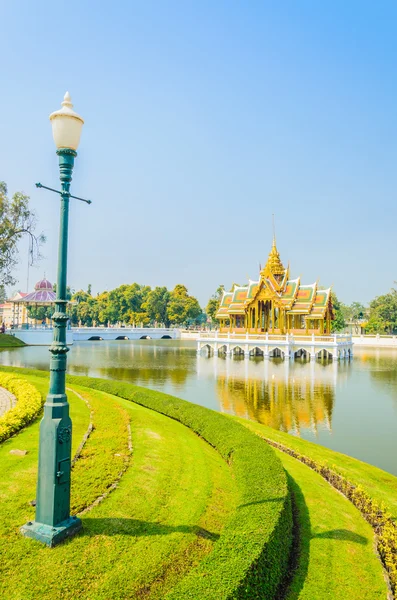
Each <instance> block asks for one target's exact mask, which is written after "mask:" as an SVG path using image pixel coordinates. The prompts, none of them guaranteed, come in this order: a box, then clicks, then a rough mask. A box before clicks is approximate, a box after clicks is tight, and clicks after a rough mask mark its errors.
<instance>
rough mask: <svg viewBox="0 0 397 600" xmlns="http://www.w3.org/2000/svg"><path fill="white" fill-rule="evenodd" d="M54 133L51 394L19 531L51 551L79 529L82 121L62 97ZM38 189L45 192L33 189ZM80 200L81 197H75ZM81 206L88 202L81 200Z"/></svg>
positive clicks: (45, 407) (68, 98) (67, 94)
mask: <svg viewBox="0 0 397 600" xmlns="http://www.w3.org/2000/svg"><path fill="white" fill-rule="evenodd" d="M50 121H51V125H52V132H53V137H54V141H55V145H56V147H57V155H58V156H59V168H60V180H61V191H58V190H52V188H46V189H50V190H51V191H54V192H57V193H58V194H60V199H61V219H60V229H59V253H58V276H57V290H56V301H55V313H54V314H53V316H52V320H53V322H54V335H53V341H52V344H51V346H50V352H51V360H50V389H49V393H48V396H47V399H46V402H45V404H44V416H43V419H42V421H41V424H40V445H39V471H38V479H37V496H36V519H35V521H33V522H31V521H29V522H28V523H26V524H25V525H23V527H21V532H22V534H23V535H25V536H27V537H30V538H33V539H36V540H39V541H40V542H43V543H45V544H47V546H55V545H57V544H59V543H60V542H61V541H62V540H64V539H65V538H67V537H70V536H72V535H74V534H75V533H77V532H78V531H79V530H80V529H81V521H80V519H78V518H77V517H71V516H70V472H71V445H72V421H71V419H70V416H69V404H68V400H67V396H66V393H65V392H66V389H65V379H66V354H67V352H68V347H67V344H66V327H67V321H68V317H67V315H66V305H67V299H66V282H67V279H66V274H67V251H68V221H69V200H70V198H76V196H71V194H70V191H69V190H70V182H71V181H72V171H73V165H74V159H75V157H76V156H77V153H76V150H77V147H78V145H79V141H80V135H81V130H82V127H83V123H84V121H83V119H82V118H81V117H80V116H79V115H78V114H77V113H75V112H74V110H73V105H72V103H71V99H70V96H69V93H68V92H66V94H65V97H64V101H63V102H62V108H61V109H60V110H58V111H56V112H54V113H52V114H51V115H50ZM36 185H37V187H44V188H45V187H46V186H43V185H41V184H36ZM78 199H79V200H82V198H78ZM85 202H90V201H88V200H85Z"/></svg>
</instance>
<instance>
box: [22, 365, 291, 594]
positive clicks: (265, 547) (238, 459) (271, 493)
mask: <svg viewBox="0 0 397 600" xmlns="http://www.w3.org/2000/svg"><path fill="white" fill-rule="evenodd" d="M25 372H26V373H27V372H30V373H32V374H35V375H36V376H37V375H41V376H46V374H45V373H43V372H41V373H40V372H38V371H25ZM67 379H68V381H69V382H70V383H74V384H78V385H82V386H86V387H92V388H94V389H97V390H101V391H104V392H107V393H109V394H113V395H115V396H119V397H120V398H125V399H126V400H131V401H133V402H136V403H137V404H140V405H142V406H145V407H146V408H149V409H152V410H154V411H156V412H159V413H161V414H163V415H166V416H168V417H170V418H172V419H176V420H177V421H179V422H181V423H182V424H184V425H186V426H187V427H189V428H190V429H192V430H193V431H194V432H195V433H196V434H198V435H200V436H201V437H202V438H203V439H205V440H206V441H207V442H208V443H209V444H210V445H211V446H213V447H214V448H215V449H216V450H217V451H218V452H219V453H220V454H221V456H222V457H223V458H224V460H226V461H227V462H228V463H229V465H230V466H231V468H232V471H233V475H234V477H235V481H236V484H237V487H238V490H239V495H240V503H239V505H238V507H237V509H236V512H235V513H234V515H233V517H232V518H231V519H230V520H229V522H228V523H227V524H226V526H225V528H224V529H223V531H222V535H221V537H220V538H219V540H218V541H217V543H216V544H215V546H214V549H213V551H212V552H211V553H210V554H209V555H208V556H207V557H206V558H204V559H203V561H201V562H200V563H199V565H198V566H197V567H195V568H194V569H192V571H191V572H190V573H189V574H188V575H187V576H186V577H185V578H184V579H183V580H182V581H181V582H180V583H179V584H177V585H176V586H175V587H174V588H173V589H172V590H171V591H170V592H169V593H168V594H167V596H166V598H167V599H168V600H182V599H183V600H189V599H191V600H197V598H206V600H232V599H235V600H237V599H238V600H240V599H247V600H248V599H250V600H255V599H259V598H261V599H262V598H266V599H267V600H271V599H273V598H275V597H276V594H277V590H278V588H279V586H280V584H281V583H282V582H283V579H284V577H285V575H286V572H287V569H288V562H289V554H290V550H291V545H292V513H291V501H290V495H289V490H288V486H287V479H286V475H285V472H284V470H283V467H282V465H281V462H280V460H279V459H278V457H277V456H276V454H275V452H274V451H273V449H272V448H270V447H269V446H267V444H264V443H263V441H261V440H260V438H259V437H258V436H256V435H255V434H253V433H251V432H250V431H248V430H247V429H246V428H245V427H243V426H242V425H240V424H239V423H237V422H235V421H232V420H231V419H228V418H226V417H225V416H223V415H221V414H220V413H217V412H214V411H212V410H209V409H207V408H204V407H202V406H198V405H196V404H191V403H190V402H186V401H184V400H180V399H178V398H175V397H173V396H168V395H166V394H162V393H160V392H156V391H153V390H148V389H145V388H140V387H137V386H134V385H131V384H128V383H122V382H117V381H110V380H104V379H96V378H89V377H78V376H68V378H67Z"/></svg>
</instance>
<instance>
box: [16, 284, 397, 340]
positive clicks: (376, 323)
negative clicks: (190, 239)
mask: <svg viewBox="0 0 397 600" xmlns="http://www.w3.org/2000/svg"><path fill="white" fill-rule="evenodd" d="M54 289H56V286H54ZM223 291H224V286H223V285H220V286H219V287H218V288H217V290H216V291H215V293H214V294H213V295H212V296H211V297H210V298H209V300H208V302H207V305H206V307H205V309H204V310H203V309H202V308H201V307H200V304H199V302H198V300H197V298H195V297H194V296H191V295H189V293H188V290H187V288H186V286H184V285H182V284H178V285H176V286H175V288H174V289H173V290H171V291H170V290H168V289H167V288H166V287H155V288H153V289H152V288H151V287H150V286H147V285H140V284H138V283H132V284H125V285H121V286H119V287H117V288H115V289H114V290H111V291H105V292H102V293H100V294H98V295H97V296H93V295H92V293H91V285H89V286H88V288H87V291H84V290H79V291H78V292H71V291H70V289H68V294H67V296H68V298H67V299H68V300H70V301H71V302H70V304H69V308H68V312H69V317H70V319H71V323H72V325H74V326H78V325H83V326H88V327H92V326H95V325H108V324H109V325H115V324H117V323H119V324H125V325H135V326H141V325H144V326H145V325H152V326H154V325H163V326H165V327H173V326H177V325H181V326H183V327H202V326H203V325H206V324H207V323H210V324H211V325H212V326H213V327H217V326H218V321H217V320H216V319H215V315H216V313H217V311H218V308H219V304H220V301H221V298H222V294H223ZM332 304H333V312H334V320H333V322H332V331H333V332H340V331H344V330H345V329H346V327H347V325H348V324H349V323H350V324H354V325H360V326H361V327H363V328H364V329H365V331H366V333H379V334H393V333H397V289H394V288H393V289H391V290H390V292H389V293H388V294H383V295H382V296H377V297H376V298H374V300H372V301H371V302H370V303H369V305H368V306H365V305H364V304H362V303H361V302H352V303H351V304H350V305H348V304H344V303H343V302H340V301H339V299H338V297H337V296H336V294H335V293H332ZM52 312H53V308H52V307H38V308H35V307H29V309H28V314H29V317H30V318H33V319H38V320H42V319H45V318H51V314H52Z"/></svg>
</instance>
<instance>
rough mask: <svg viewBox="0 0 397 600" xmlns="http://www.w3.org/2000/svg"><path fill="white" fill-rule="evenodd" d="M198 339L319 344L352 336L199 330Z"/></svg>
mask: <svg viewBox="0 0 397 600" xmlns="http://www.w3.org/2000/svg"><path fill="white" fill-rule="evenodd" d="M197 339H198V340H209V339H211V340H230V341H234V340H248V341H251V340H258V341H260V342H262V343H263V342H266V341H269V342H276V341H283V342H286V341H290V342H291V343H295V344H296V343H305V344H308V343H311V342H313V343H314V344H316V345H317V344H321V343H328V344H330V343H337V344H338V343H339V344H341V343H349V344H351V343H352V336H351V334H350V333H347V334H346V333H341V334H336V333H335V334H332V335H312V334H309V335H294V334H292V333H290V334H288V333H287V334H285V335H281V334H272V333H269V334H266V333H262V334H252V333H234V332H230V333H219V332H218V331H201V332H199V333H198V337H197Z"/></svg>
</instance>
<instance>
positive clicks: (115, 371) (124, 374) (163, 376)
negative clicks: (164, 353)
mask: <svg viewBox="0 0 397 600" xmlns="http://www.w3.org/2000/svg"><path fill="white" fill-rule="evenodd" d="M98 372H99V373H100V375H101V377H106V378H107V379H119V380H121V381H129V382H131V383H135V384H137V385H149V384H153V385H158V384H159V383H160V382H165V381H170V382H172V383H175V384H183V383H185V381H186V379H187V377H188V375H189V373H188V371H187V370H186V369H183V368H181V369H178V368H173V369H170V368H167V367H163V366H161V367H157V368H151V367H146V368H145V367H135V368H132V367H102V368H100V369H98Z"/></svg>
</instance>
